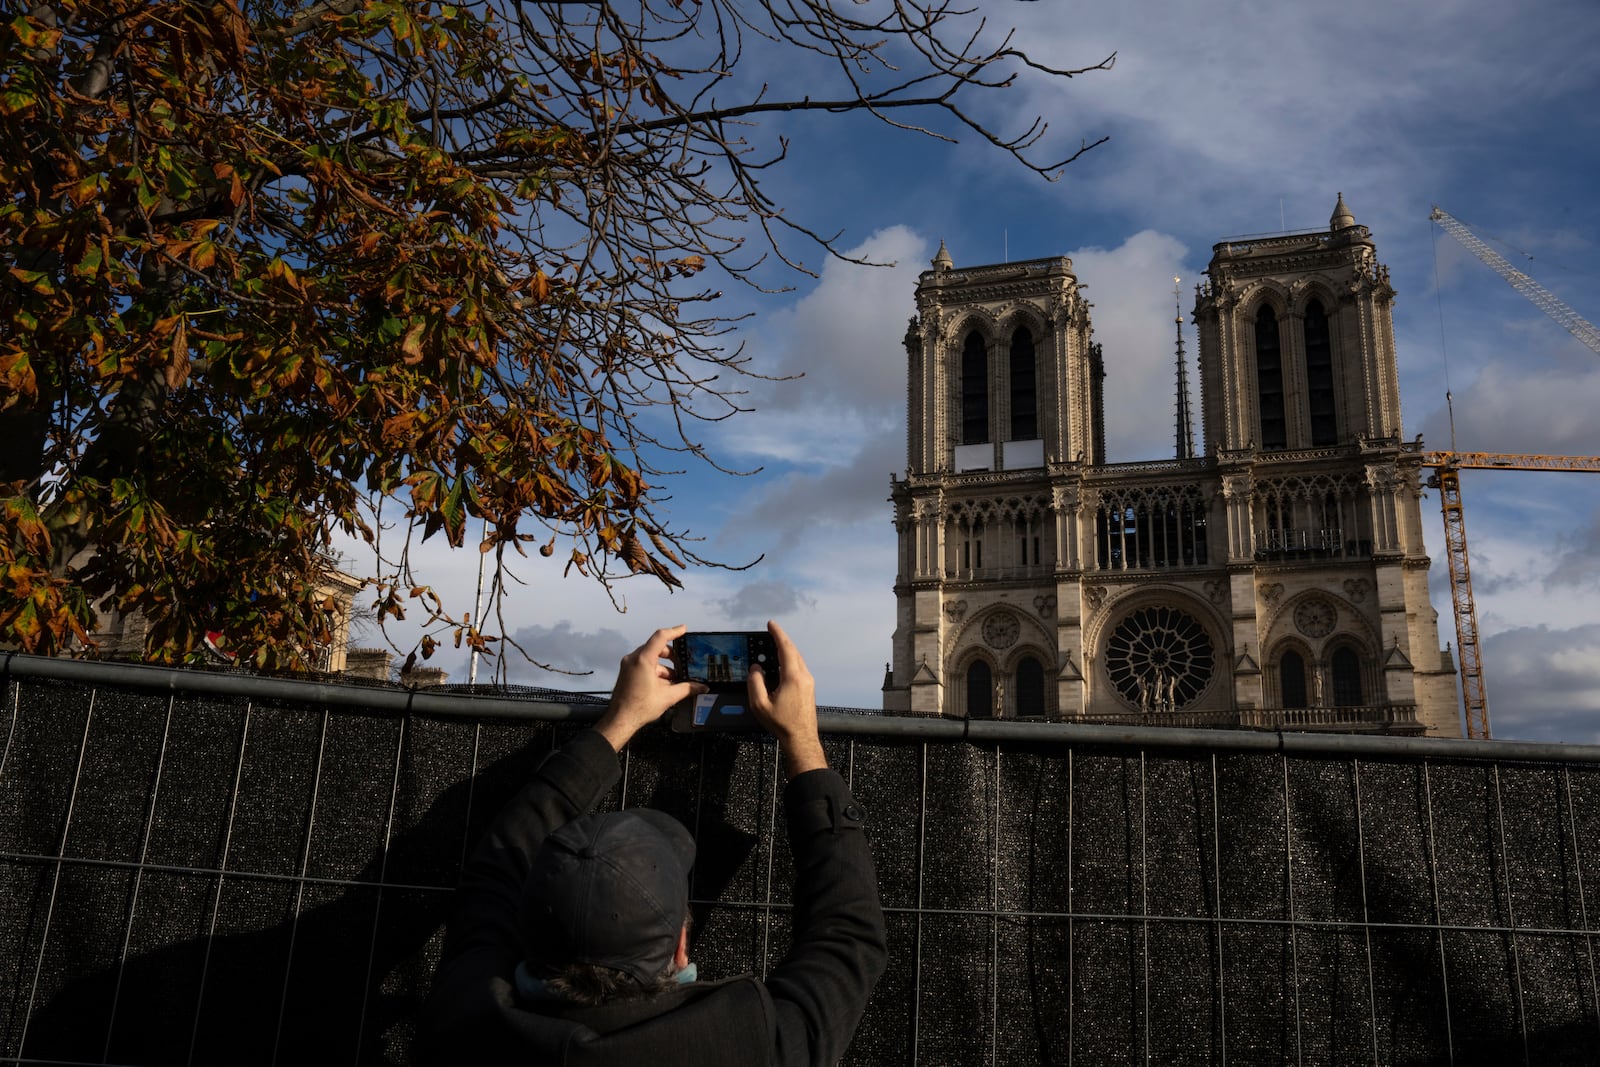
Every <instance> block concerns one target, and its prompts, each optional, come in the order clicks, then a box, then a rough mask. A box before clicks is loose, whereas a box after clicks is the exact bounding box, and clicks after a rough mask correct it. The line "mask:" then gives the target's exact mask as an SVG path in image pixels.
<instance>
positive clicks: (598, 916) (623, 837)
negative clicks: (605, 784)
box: [522, 808, 694, 983]
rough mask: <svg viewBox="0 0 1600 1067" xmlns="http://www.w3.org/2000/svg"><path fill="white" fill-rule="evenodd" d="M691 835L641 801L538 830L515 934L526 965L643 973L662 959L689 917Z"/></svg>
mask: <svg viewBox="0 0 1600 1067" xmlns="http://www.w3.org/2000/svg"><path fill="white" fill-rule="evenodd" d="M693 865H694V838H693V837H691V836H689V831H688V830H685V829H684V828H683V824H682V823H680V822H678V820H676V819H674V818H672V816H670V815H665V814H662V813H661V812H659V811H653V810H651V809H649V808H630V809H628V810H627V811H613V812H605V813H602V814H596V815H585V816H583V817H581V818H578V819H574V820H573V821H571V822H569V823H567V824H566V825H565V826H563V827H561V828H560V829H559V830H557V831H555V832H554V833H553V834H551V835H550V836H549V837H547V838H546V839H545V842H544V845H543V846H542V847H541V848H540V849H539V852H538V854H537V855H535V856H534V858H533V868H532V870H531V871H530V872H529V874H528V881H527V883H526V885H525V886H524V887H523V893H522V935H523V944H524V946H525V951H526V955H527V960H528V964H529V966H530V967H531V968H532V969H533V971H534V973H535V974H539V973H546V974H548V973H549V972H550V971H552V970H554V969H558V968H560V967H562V966H563V965H565V964H569V963H588V964H594V965H597V966H601V967H611V968H613V969H615V970H619V971H622V972H624V973H626V974H629V975H631V976H632V977H633V978H634V979H635V980H637V981H639V982H645V983H649V982H653V981H655V980H656V978H658V977H659V976H660V975H661V974H663V973H664V972H665V971H666V969H667V966H668V965H669V964H670V963H671V962H672V955H673V952H674V951H675V950H676V949H677V947H678V935H679V932H680V931H681V930H682V929H683V924H684V921H685V920H686V919H687V918H688V916H689V868H690V867H692V866H693Z"/></svg>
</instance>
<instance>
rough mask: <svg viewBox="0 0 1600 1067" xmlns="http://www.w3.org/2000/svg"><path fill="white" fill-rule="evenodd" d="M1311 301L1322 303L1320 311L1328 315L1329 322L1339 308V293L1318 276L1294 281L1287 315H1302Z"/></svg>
mask: <svg viewBox="0 0 1600 1067" xmlns="http://www.w3.org/2000/svg"><path fill="white" fill-rule="evenodd" d="M1313 300H1320V301H1321V302H1322V310H1323V311H1326V312H1327V313H1328V319H1329V320H1330V321H1331V320H1332V319H1333V316H1334V312H1335V311H1336V310H1337V309H1338V307H1339V291H1338V290H1337V289H1335V288H1334V286H1333V283H1331V282H1329V281H1328V280H1327V279H1326V278H1324V277H1322V276H1321V275H1320V274H1319V275H1316V276H1314V277H1307V278H1299V279H1297V280H1296V281H1295V283H1294V291H1293V293H1292V294H1291V300H1290V303H1289V313H1290V314H1292V315H1295V316H1297V317H1298V316H1302V315H1304V314H1305V313H1306V308H1307V307H1308V306H1310V304H1311V301H1313Z"/></svg>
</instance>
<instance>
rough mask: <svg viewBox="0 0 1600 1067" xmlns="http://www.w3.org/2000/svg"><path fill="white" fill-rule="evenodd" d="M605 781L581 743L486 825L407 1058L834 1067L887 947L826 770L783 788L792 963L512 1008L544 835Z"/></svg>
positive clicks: (597, 754) (841, 792) (846, 797)
mask: <svg viewBox="0 0 1600 1067" xmlns="http://www.w3.org/2000/svg"><path fill="white" fill-rule="evenodd" d="M618 776H619V770H618V765H617V757H616V754H615V753H614V752H613V751H612V750H611V746H610V744H609V743H607V741H606V740H605V738H603V737H601V736H600V735H599V734H597V733H595V732H594V731H592V730H586V731H584V732H583V733H581V734H579V735H578V736H577V737H575V738H574V739H573V740H572V741H570V742H569V743H568V744H567V745H566V746H565V747H563V748H562V749H560V750H559V751H557V752H554V753H552V754H551V755H550V757H549V758H548V759H546V760H545V762H544V763H543V764H542V765H541V766H540V768H539V770H538V772H537V773H536V774H535V775H534V778H533V781H532V782H531V783H529V784H528V785H527V786H526V787H525V788H524V789H523V790H522V792H521V793H519V794H518V795H517V797H516V798H515V799H514V800H512V801H511V802H510V803H509V804H507V805H506V807H505V808H504V809H503V810H502V811H501V812H500V814H499V815H498V816H497V817H496V819H495V821H494V824H493V825H492V826H491V827H490V828H489V831H488V833H487V834H485V836H484V839H483V841H482V842H480V843H479V845H478V847H477V849H476V851H475V852H474V853H473V856H472V858H471V860H469V861H468V863H467V867H466V870H465V872H464V873H463V875H462V879H461V886H460V889H459V890H458V891H457V901H456V913H455V917H454V918H453V919H452V920H451V922H450V925H449V930H448V933H447V935H446V937H445V944H444V950H443V953H442V955H441V957H440V960H439V968H438V970H437V972H436V973H435V975H434V984H433V991H432V993H431V994H430V995H429V998H428V1003H427V1007H426V1008H425V1010H424V1016H423V1019H422V1025H421V1028H420V1032H419V1034H418V1052H419V1054H420V1055H421V1057H422V1058H423V1059H425V1060H426V1061H427V1062H431V1063H438V1064H455V1063H463V1064H465V1063H482V1064H501V1063H508V1064H509V1063H516V1064H528V1065H534V1064H564V1065H571V1067H584V1065H591V1064H592V1065H601V1064H606V1065H612V1064H634V1063H638V1064H645V1065H649V1067H675V1065H679V1064H681V1065H683V1067H716V1065H719V1064H728V1065H737V1067H752V1065H759V1064H782V1065H785V1067H788V1065H800V1064H834V1063H837V1062H838V1061H839V1059H840V1057H842V1056H843V1055H844V1052H845V1049H846V1048H847V1047H848V1046H849V1043H850V1037H851V1035H852V1034H853V1033H854V1032H855V1029H856V1025H857V1024H858V1023H859V1022H860V1021H861V1014H862V1012H863V1011H864V1010H865V1008H866V1003H867V995H868V994H869V993H870V992H871V991H872V987H873V985H874V984H875V983H876V982H877V980H878V977H879V976H880V975H881V974H882V973H883V969H884V964H885V962H886V959H887V947H886V939H885V931H884V923H883V910H882V908H881V907H880V906H879V903H878V883H877V876H876V874H875V873H874V871H873V867H872V856H871V854H870V852H869V851H868V849H867V842H866V837H865V835H864V834H863V832H862V819H863V816H862V812H861V809H860V807H859V806H858V805H857V804H856V803H855V801H854V800H853V799H852V798H851V796H850V792H849V790H848V789H847V788H846V787H845V784H844V779H842V778H840V777H839V775H838V774H837V773H835V772H834V771H831V770H817V771H810V772H808V773H806V774H802V775H799V776H798V777H796V778H794V779H793V780H792V781H790V782H789V784H788V786H787V788H786V789H785V791H784V810H785V813H786V815H787V820H788V828H789V843H790V850H791V852H793V854H794V860H795V881H794V903H795V909H794V938H793V948H792V949H791V950H790V951H789V954H788V955H787V956H785V957H784V959H783V960H782V962H780V963H779V964H778V965H777V966H776V967H775V968H773V970H772V973H771V974H769V975H768V976H767V977H766V980H765V981H762V980H760V979H757V978H755V977H752V976H746V977H743V978H735V979H731V980H729V981H725V982H703V983H701V982H697V983H693V984H690V985H686V986H684V987H682V988H681V989H678V990H674V991H672V992H670V993H664V994H661V995H659V996H656V997H651V998H648V999H644V1000H632V1001H623V1002H618V1003H613V1004H608V1005H602V1006H600V1007H597V1008H568V1009H565V1010H553V1009H551V1008H549V1007H547V1006H546V1007H542V1008H539V1007H534V1006H530V1005H527V1004H523V1003H520V1002H519V998H518V996H517V993H516V989H515V985H514V979H513V973H514V971H515V969H516V966H517V963H518V962H519V961H520V960H521V958H522V948H521V946H520V945H519V943H518V934H517V913H518V906H519V902H520V899H521V891H522V883H523V880H524V879H525V878H526V876H527V872H528V868H529V866H530V864H531V863H532V860H533V856H534V854H535V853H536V852H537V851H538V850H539V846H540V844H541V843H542V842H543V841H544V839H545V836H546V835H547V834H549V833H550V832H551V831H552V830H554V829H556V828H557V827H559V826H561V825H562V824H563V823H566V822H567V821H569V820H571V819H574V818H576V817H578V816H579V815H583V814H586V813H587V812H589V811H590V810H591V809H592V808H593V806H594V805H595V803H596V802H597V801H598V800H599V799H600V798H601V797H602V796H604V795H605V793H606V791H607V790H609V789H610V788H611V786H612V785H613V784H614V783H615V782H616V780H617V778H618Z"/></svg>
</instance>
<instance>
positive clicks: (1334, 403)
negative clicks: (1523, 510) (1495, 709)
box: [884, 195, 1460, 735]
mask: <svg viewBox="0 0 1600 1067" xmlns="http://www.w3.org/2000/svg"><path fill="white" fill-rule="evenodd" d="M1207 275H1208V280H1207V281H1206V283H1205V284H1203V285H1202V286H1200V287H1199V288H1198V290H1197V293H1196V303H1195V308H1194V315H1195V321H1196V323H1197V324H1198V327H1199V353H1200V354H1199V374H1200V395H1201V419H1202V440H1203V449H1202V451H1203V454H1202V455H1201V456H1199V457H1197V458H1192V459H1191V458H1183V457H1181V456H1180V457H1179V458H1177V459H1171V460H1154V461H1149V462H1138V463H1118V464H1107V463H1105V461H1104V441H1105V433H1104V426H1103V416H1102V401H1101V379H1102V378H1103V376H1104V368H1103V363H1102V359H1101V353H1100V350H1099V346H1098V345H1096V344H1094V343H1093V342H1092V341H1091V340H1090V327H1089V316H1088V307H1087V305H1086V304H1085V302H1084V301H1083V299H1082V297H1081V296H1080V295H1079V292H1078V280H1077V278H1076V276H1075V275H1074V274H1073V271H1072V264H1071V262H1070V261H1069V260H1066V259H1047V260H1034V261H1030V262H1025V263H1015V264H1004V265H1000V266H990V267H979V268H971V269H957V268H956V266H955V263H954V261H953V259H952V257H951V256H950V253H949V251H948V250H947V249H946V248H945V247H944V246H943V245H942V244H941V245H940V249H939V254H938V256H937V257H936V258H935V259H934V261H933V269H932V270H930V271H926V272H924V273H923V275H922V276H921V278H920V280H919V284H918V286H917V294H916V299H917V317H916V318H915V319H913V320H912V323H911V327H910V329H909V330H908V331H907V334H906V354H907V359H908V366H909V378H908V390H907V395H908V418H907V470H906V475H905V477H904V478H903V479H894V480H893V485H892V497H891V499H892V501H893V503H894V508H895V526H896V529H897V531H898V534H899V544H900V553H899V574H898V577H897V581H896V586H895V592H896V597H897V601H898V611H897V617H896V630H895V637H894V662H893V663H892V664H891V668H890V671H889V676H888V678H887V679H886V680H885V683H884V707H885V709H886V710H893V711H908V712H913V713H920V714H929V715H956V716H992V715H997V716H1003V717H1008V718H1009V717H1043V718H1061V719H1079V720H1087V721H1099V722H1141V723H1150V724H1169V725H1185V726H1192V725H1243V726H1257V727H1291V728H1303V729H1310V728H1323V729H1341V730H1381V731H1385V732H1398V733H1420V732H1427V733H1430V734H1443V735H1456V734H1459V732H1460V726H1459V717H1458V716H1459V712H1458V705H1457V698H1456V686H1455V674H1454V665H1453V663H1452V662H1451V659H1450V656H1449V654H1448V653H1447V652H1442V651H1441V650H1440V648H1439V643H1438V626H1437V616H1436V614H1435V612H1434V610H1433V608H1432V606H1431V604H1430V603H1429V601H1428V591H1427V571H1428V565H1429V561H1428V557H1427V555H1426V553H1425V550H1424V547H1423V541H1422V522H1421V511H1420V506H1419V497H1420V486H1419V478H1418V475H1419V462H1420V459H1421V444H1420V442H1410V443H1407V442H1405V441H1404V440H1403V434H1402V431H1401V425H1400V403H1399V383H1398V377H1397V373H1396V368H1395V346H1394V332H1393V324H1392V321H1391V311H1390V305H1391V302H1392V301H1393V298H1394V290H1393V289H1392V288H1390V286H1389V280H1388V272H1387V269H1386V268H1384V267H1382V266H1381V265H1379V264H1378V262H1377V259H1376V255H1375V252H1374V248H1373V244H1372V239H1371V235H1370V233H1369V232H1368V230H1367V228H1366V227H1364V226H1361V225H1358V224H1357V223H1356V221H1355V219H1354V217H1353V215H1352V214H1351V212H1350V210H1349V208H1348V207H1347V206H1346V205H1345V202H1344V198H1343V196H1342V195H1341V196H1340V197H1339V201H1338V205H1337V206H1336V208H1335V210H1334V213H1333V217H1332V218H1331V220H1330V224H1329V228H1328V230H1327V231H1325V232H1322V231H1318V232H1312V233H1300V234H1285V235H1280V236H1275V237H1266V238H1259V239H1252V240H1250V241H1248V242H1244V241H1232V242H1223V243H1221V244H1218V245H1216V246H1215V247H1214V249H1213V253H1212V258H1211V263H1210V266H1209V267H1208V269H1207ZM1181 343H1182V334H1181V324H1180V333H1179V344H1180V352H1181ZM1182 367H1183V364H1182V356H1181V354H1180V356H1179V370H1180V375H1181V374H1182V373H1183V371H1182ZM1182 401H1183V397H1182V396H1180V398H1179V406H1180V420H1181V416H1182V410H1181V409H1182V406H1183V404H1182ZM1180 425H1181V422H1180ZM1160 437H1161V438H1164V437H1165V434H1164V433H1163V434H1161V435H1160ZM1159 441H1160V438H1158V437H1157V435H1155V434H1152V439H1151V445H1152V452H1154V451H1156V450H1157V449H1158V448H1160V443H1159ZM1181 451H1182V448H1181V441H1180V452H1181Z"/></svg>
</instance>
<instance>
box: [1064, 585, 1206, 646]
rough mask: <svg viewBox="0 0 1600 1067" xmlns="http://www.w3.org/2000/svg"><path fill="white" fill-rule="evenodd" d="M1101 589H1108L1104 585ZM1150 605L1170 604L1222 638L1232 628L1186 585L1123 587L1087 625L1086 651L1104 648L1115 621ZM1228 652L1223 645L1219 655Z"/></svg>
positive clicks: (1201, 597)
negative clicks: (1109, 629) (1107, 632)
mask: <svg viewBox="0 0 1600 1067" xmlns="http://www.w3.org/2000/svg"><path fill="white" fill-rule="evenodd" d="M1098 588H1106V587H1105V586H1100V587H1098ZM1146 604H1169V605H1172V606H1174V607H1178V608H1181V609H1183V610H1184V611H1187V612H1189V613H1190V614H1192V615H1195V616H1196V617H1197V618H1200V621H1201V622H1203V623H1205V624H1206V626H1207V628H1208V629H1210V630H1211V631H1212V633H1213V634H1214V635H1215V636H1217V637H1219V638H1226V636H1227V635H1228V633H1230V632H1231V629H1232V621H1231V619H1229V618H1227V617H1225V616H1224V615H1223V614H1222V612H1221V611H1219V610H1218V609H1217V606H1216V605H1215V604H1212V603H1210V602H1209V601H1208V600H1207V599H1206V598H1205V597H1204V596H1203V595H1201V594H1200V593H1197V592H1194V591H1192V590H1190V589H1188V588H1186V587H1184V586H1180V585H1173V584H1170V583H1167V582H1154V583H1150V584H1145V583H1142V582H1141V583H1140V584H1138V585H1131V586H1123V587H1122V588H1120V589H1113V591H1112V593H1111V595H1110V596H1108V597H1106V598H1105V600H1104V601H1103V602H1102V603H1101V604H1100V606H1099V610H1097V611H1096V612H1095V613H1094V615H1093V616H1092V617H1091V618H1088V619H1086V620H1085V621H1084V624H1083V645H1084V647H1085V648H1092V649H1096V650H1098V649H1100V647H1101V646H1102V645H1103V644H1104V641H1103V638H1104V637H1105V632H1106V629H1107V628H1108V627H1109V626H1110V625H1111V622H1112V620H1113V619H1120V618H1122V617H1123V616H1125V615H1127V614H1128V613H1129V612H1131V611H1134V610H1136V609H1138V608H1141V607H1143V606H1145V605H1146ZM1223 651H1224V649H1223V648H1222V647H1220V646H1219V648H1218V654H1219V655H1220V654H1222V652H1223Z"/></svg>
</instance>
